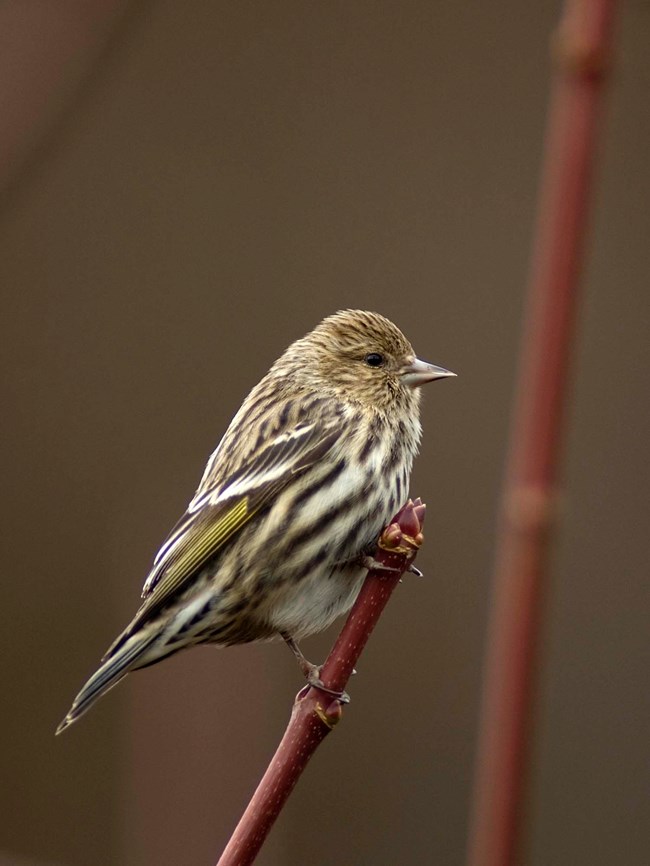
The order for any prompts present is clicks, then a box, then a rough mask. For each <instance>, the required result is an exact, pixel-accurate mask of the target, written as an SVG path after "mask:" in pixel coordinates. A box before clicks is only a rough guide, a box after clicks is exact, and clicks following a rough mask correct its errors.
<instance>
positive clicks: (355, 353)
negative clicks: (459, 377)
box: [284, 310, 455, 409]
mask: <svg viewBox="0 0 650 866" xmlns="http://www.w3.org/2000/svg"><path fill="white" fill-rule="evenodd" d="M284 358H285V359H286V360H287V361H290V364H291V367H292V368H293V375H294V376H295V380H294V381H296V383H297V382H300V383H301V384H303V385H305V386H306V387H308V388H309V389H310V390H317V391H321V392H323V393H329V394H333V395H334V396H336V397H337V398H338V399H340V400H343V401H348V402H353V403H359V404H363V405H368V406H373V407H375V408H378V409H383V408H388V407H389V406H391V405H393V404H395V403H400V404H405V405H407V406H417V403H418V402H419V392H418V388H419V386H420V385H424V384H425V383H426V382H433V381H434V380H435V379H441V378H445V377H448V376H454V375H455V373H452V372H450V371H449V370H445V369H444V368H443V367H436V366H435V365H434V364H428V363H427V362H425V361H421V360H420V359H419V358H418V357H417V356H416V354H415V352H414V350H413V347H412V346H411V344H410V343H409V341H408V340H407V339H406V337H405V336H404V334H403V333H402V332H401V331H400V329H399V328H398V327H397V326H396V325H394V324H393V323H392V322H391V321H389V320H388V319H386V318H384V316H380V315H379V314H378V313H371V312H365V311H363V310H343V311H341V312H338V313H335V314H334V315H333V316H328V318H326V319H323V321H322V322H321V323H320V324H319V325H317V326H316V327H315V328H314V330H313V331H311V332H310V333H309V334H307V336H306V337H303V338H302V339H301V340H298V341H297V342H295V343H294V344H293V345H292V346H290V347H289V349H288V350H287V352H286V353H285V355H284Z"/></svg>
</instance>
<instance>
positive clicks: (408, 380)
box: [400, 358, 456, 388]
mask: <svg viewBox="0 0 650 866" xmlns="http://www.w3.org/2000/svg"><path fill="white" fill-rule="evenodd" d="M455 375H456V374H455V373H452V372H451V370H445V368H444V367H436V365H435V364H427V362H426V361H421V360H420V359H419V358H415V359H414V360H413V361H411V363H410V364H408V365H407V366H406V367H402V371H401V373H400V381H401V383H402V385H408V386H409V387H410V388H419V387H420V385H424V384H425V383H426V382H433V380H434V379H445V378H447V377H448V376H455Z"/></svg>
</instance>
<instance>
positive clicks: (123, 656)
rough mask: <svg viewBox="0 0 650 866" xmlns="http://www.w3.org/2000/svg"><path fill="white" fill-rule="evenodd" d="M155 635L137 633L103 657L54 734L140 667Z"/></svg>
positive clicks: (63, 728)
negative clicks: (100, 663)
mask: <svg viewBox="0 0 650 866" xmlns="http://www.w3.org/2000/svg"><path fill="white" fill-rule="evenodd" d="M158 637H160V633H159V631H158V630H157V629H152V631H151V632H150V633H149V634H148V635H143V633H142V632H137V633H136V634H135V635H133V637H131V638H130V639H129V640H127V641H126V643H124V644H123V645H122V646H121V647H119V649H118V650H117V651H116V652H115V653H113V654H112V655H109V656H106V657H105V658H104V661H103V663H102V665H101V667H100V668H99V669H98V670H97V671H96V672H95V673H94V674H93V675H92V677H91V678H90V679H89V680H88V682H87V683H86V684H85V686H84V687H83V688H82V689H81V691H80V692H79V694H78V695H77V697H76V698H75V699H74V701H73V703H72V706H71V707H70V710H69V712H68V714H67V716H66V717H65V719H63V721H62V722H61V724H60V725H59V727H58V728H57V729H56V733H57V734H60V733H61V732H62V731H64V730H65V729H66V728H67V727H68V726H69V725H71V724H72V723H73V722H76V721H77V719H78V718H79V717H80V716H82V715H83V714H84V713H85V712H86V710H88V709H90V707H91V706H92V704H94V703H95V701H96V700H97V699H98V698H100V697H101V696H102V695H104V694H106V692H107V691H108V690H109V689H112V688H113V686H116V685H117V684H118V683H119V681H120V680H121V679H123V677H125V676H126V675H127V674H128V672H129V671H131V670H133V669H134V668H135V667H140V665H141V664H142V663H143V662H144V663H145V664H146V661H145V659H143V656H144V655H145V653H146V652H147V650H148V649H149V648H150V647H151V645H152V644H153V643H154V642H155V641H156V639H157V638H158ZM138 663H139V664H138Z"/></svg>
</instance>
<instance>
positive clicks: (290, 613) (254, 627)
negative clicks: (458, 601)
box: [56, 310, 456, 734]
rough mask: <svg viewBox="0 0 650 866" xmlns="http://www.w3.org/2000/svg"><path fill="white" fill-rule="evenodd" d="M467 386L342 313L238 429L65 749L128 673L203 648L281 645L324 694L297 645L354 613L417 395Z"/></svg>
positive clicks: (290, 354) (394, 487)
mask: <svg viewBox="0 0 650 866" xmlns="http://www.w3.org/2000/svg"><path fill="white" fill-rule="evenodd" d="M455 375H456V374H455V373H452V372H451V371H450V370H447V369H445V368H444V367H439V366H436V365H434V364H429V363H427V362H425V361H422V360H420V359H419V358H418V357H417V356H416V354H415V352H414V350H413V347H412V346H411V344H410V342H409V341H408V340H407V339H406V337H405V336H404V334H403V333H402V331H401V330H400V329H399V328H398V327H397V326H396V325H395V324H393V322H391V321H390V320H389V319H387V318H385V317H384V316H382V315H380V314H379V313H374V312H368V311H363V310H341V311H339V312H337V313H335V314H334V315H331V316H328V317H327V318H325V319H323V320H322V321H321V322H320V323H319V324H318V325H317V326H316V327H315V328H314V329H313V330H312V331H311V332H310V333H308V334H307V335H306V336H304V337H302V338H301V339H298V340H296V341H295V342H294V343H292V344H291V345H290V346H289V347H288V348H287V349H286V351H285V352H284V353H283V354H282V355H281V356H280V357H279V358H278V360H277V361H276V362H275V363H274V364H273V365H272V367H271V368H270V370H269V371H268V373H267V374H266V375H265V376H264V377H263V378H262V379H261V380H260V382H259V383H258V384H257V385H256V386H255V387H254V388H253V389H252V391H251V392H250V393H249V394H248V396H247V397H246V398H245V400H244V402H243V403H242V405H241V407H240V409H239V410H238V411H237V413H236V414H235V416H234V417H233V419H232V421H231V423H230V425H229V426H228V428H227V430H226V432H225V434H224V436H223V438H222V439H221V441H220V442H219V444H218V446H217V448H216V449H215V451H214V452H213V453H212V455H211V456H210V458H209V459H208V462H207V465H206V467H205V470H204V472H203V476H202V478H201V481H200V484H199V486H198V489H197V491H196V493H195V495H194V497H193V498H192V500H191V501H190V503H189V505H188V507H187V511H186V513H185V514H184V515H183V516H182V517H181V519H180V520H179V521H178V523H177V524H176V526H175V527H174V529H173V530H172V531H171V533H170V534H169V536H168V537H167V539H166V541H165V542H164V543H163V545H162V547H161V548H160V550H159V551H158V553H157V555H156V557H155V559H154V561H153V565H152V568H151V571H150V572H149V574H148V576H147V578H146V580H145V583H144V587H143V590H142V601H141V605H140V607H139V609H138V610H137V612H136V614H135V616H134V617H133V619H132V620H131V622H130V623H129V624H128V625H127V626H126V628H125V629H124V630H123V631H122V632H121V634H120V635H119V636H118V637H117V638H116V640H115V641H114V642H113V643H112V644H111V646H110V647H109V648H108V650H107V652H106V654H105V655H104V657H103V658H102V659H101V664H100V666H99V668H98V669H97V671H96V672H95V673H94V674H93V675H92V676H91V677H90V679H89V680H88V681H87V682H86V684H85V685H84V686H83V688H82V689H81V691H80V692H79V694H78V695H77V696H76V698H75V699H74V701H73V704H72V706H71V708H70V710H69V712H68V713H67V715H66V716H65V718H64V719H63V721H62V722H61V723H60V725H59V726H58V728H57V731H56V732H57V734H58V733H61V732H62V731H63V730H65V729H66V728H67V727H69V726H70V725H71V724H72V723H73V722H75V721H76V720H77V719H78V718H79V717H80V716H81V715H83V714H84V713H85V712H86V711H87V710H88V709H89V708H90V706H91V705H92V704H93V703H94V702H95V701H96V700H97V699H98V698H99V697H100V696H102V695H103V694H105V693H106V692H107V691H108V690H109V689H111V688H113V687H114V686H115V685H117V683H118V682H119V681H120V680H122V679H123V678H124V677H125V676H126V675H127V674H128V673H129V672H132V671H135V670H140V669H142V668H145V667H148V666H149V665H152V664H156V663H157V662H159V661H161V660H162V659H164V658H167V657H168V656H171V655H172V654H174V653H176V652H178V651H179V650H181V649H185V648H187V647H191V646H195V645H197V644H202V643H209V644H215V645H218V646H230V645H234V644H242V643H248V642H252V641H260V640H269V639H273V638H283V639H284V640H285V641H286V642H287V643H288V645H289V646H290V648H291V649H292V650H293V652H294V653H295V655H296V657H297V658H298V661H299V663H300V665H301V668H302V670H303V673H304V674H305V676H307V678H308V680H309V681H310V682H312V683H314V684H316V685H317V684H318V683H319V680H318V670H319V669H318V667H317V666H316V665H313V664H311V663H310V662H308V661H307V660H306V659H305V657H304V656H303V655H302V652H301V650H300V648H299V646H298V643H297V642H298V641H299V640H301V639H302V638H304V637H307V636H308V635H311V634H314V633H316V632H319V631H321V630H323V629H325V628H326V627H327V626H328V625H330V624H331V623H332V622H333V621H334V620H335V619H336V618H337V617H338V616H340V615H341V614H343V613H345V612H346V611H348V610H349V609H350V607H351V606H352V604H353V603H354V600H355V598H356V596H357V594H358V592H359V590H360V588H361V584H362V583H363V580H364V577H365V575H366V573H367V569H368V556H369V555H370V553H371V552H372V550H374V546H375V543H376V540H377V537H378V535H379V533H380V532H381V531H382V529H383V528H384V527H385V526H386V524H387V523H388V521H389V520H390V518H391V516H392V515H393V514H394V513H395V511H396V510H397V508H398V507H400V506H401V505H402V504H403V503H404V502H405V501H406V499H407V496H408V486H409V479H410V474H411V469H412V465H413V461H414V458H415V456H416V454H417V452H418V449H419V444H420V440H421V435H422V427H421V422H420V386H422V385H424V384H425V383H427V382H432V381H434V380H437V379H442V378H446V377H450V376H455Z"/></svg>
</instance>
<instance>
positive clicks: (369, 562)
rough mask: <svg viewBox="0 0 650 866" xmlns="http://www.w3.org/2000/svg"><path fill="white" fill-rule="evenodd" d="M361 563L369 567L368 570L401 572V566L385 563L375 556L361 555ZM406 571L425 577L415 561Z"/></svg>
mask: <svg viewBox="0 0 650 866" xmlns="http://www.w3.org/2000/svg"><path fill="white" fill-rule="evenodd" d="M361 565H362V566H363V567H364V568H367V569H368V571H388V572H391V573H392V574H395V572H398V571H399V572H401V571H402V569H401V568H393V567H392V566H390V565H384V564H383V563H382V562H378V561H377V560H376V559H375V557H374V556H362V557H361ZM406 573H410V574H414V575H415V576H416V577H423V574H422V572H421V571H420V569H419V568H416V567H415V566H414V565H413V563H411V564H410V565H409V566H408V568H407V569H406Z"/></svg>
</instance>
